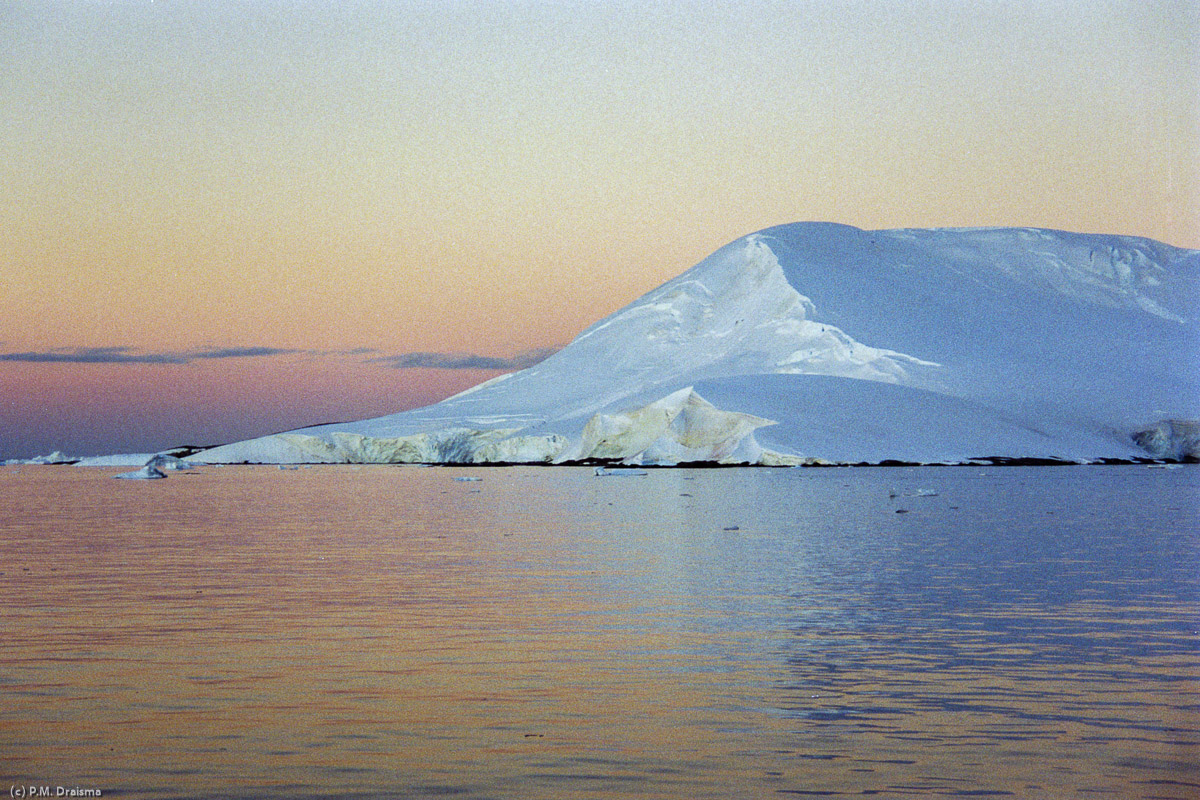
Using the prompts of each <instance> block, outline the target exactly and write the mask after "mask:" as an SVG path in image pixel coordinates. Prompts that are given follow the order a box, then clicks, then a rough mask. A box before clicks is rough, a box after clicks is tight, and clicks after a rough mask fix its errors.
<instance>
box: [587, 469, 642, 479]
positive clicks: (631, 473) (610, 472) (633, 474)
mask: <svg viewBox="0 0 1200 800" xmlns="http://www.w3.org/2000/svg"><path fill="white" fill-rule="evenodd" d="M649 474H650V473H648V472H646V470H644V469H633V468H632V467H596V471H595V475H596V477H599V478H640V477H643V476H645V475H649Z"/></svg>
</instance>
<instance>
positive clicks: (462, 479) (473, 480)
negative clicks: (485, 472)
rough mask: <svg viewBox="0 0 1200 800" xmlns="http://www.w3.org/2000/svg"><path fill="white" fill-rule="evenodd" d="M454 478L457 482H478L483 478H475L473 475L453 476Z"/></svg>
mask: <svg viewBox="0 0 1200 800" xmlns="http://www.w3.org/2000/svg"><path fill="white" fill-rule="evenodd" d="M454 480H455V481H457V482H458V483H478V482H479V481H481V480H483V478H476V477H473V476H468V477H465V478H455V479H454Z"/></svg>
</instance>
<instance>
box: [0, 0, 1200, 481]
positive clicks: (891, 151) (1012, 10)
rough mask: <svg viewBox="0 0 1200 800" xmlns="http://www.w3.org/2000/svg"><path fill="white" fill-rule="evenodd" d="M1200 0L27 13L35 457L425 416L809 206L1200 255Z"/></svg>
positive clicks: (3, 97)
mask: <svg viewBox="0 0 1200 800" xmlns="http://www.w3.org/2000/svg"><path fill="white" fill-rule="evenodd" d="M1198 53H1200V4H1197V3H1194V2H1169V1H1164V2H1155V1H1154V0H1135V1H1132V2H1109V1H1106V0H1099V1H1096V2H1093V1H1089V2H1047V0H1008V1H1007V2H1003V1H997V0H963V2H949V1H948V0H928V1H927V2H890V3H889V2H818V1H816V0H794V1H793V2H768V1H767V0H742V1H740V2H739V1H738V0H733V1H730V0H722V1H721V2H654V3H643V2H611V1H608V2H552V1H551V0H543V1H542V2H526V1H524V0H492V1H491V2H471V3H468V2H449V1H447V0H438V1H436V2H410V1H407V0H396V1H395V2H382V1H377V2H366V1H362V2H358V1H355V0H348V1H345V2H333V0H328V1H327V2H317V1H316V0H308V1H306V0H296V1H295V2H284V1H283V0H275V1H273V2H269V1H267V0H258V1H256V2H235V1H234V0H186V1H185V0H158V1H157V2H153V1H152V0H114V1H113V2H101V1H100V0H77V1H76V2H42V1H39V0H21V2H0V458H6V457H8V458H12V457H22V456H29V455H34V454H37V453H44V452H48V451H50V450H53V449H61V450H65V451H67V452H69V453H72V454H75V455H88V454H94V453H102V452H119V451H129V450H134V451H141V450H157V449H161V448H165V447H169V446H173V445H177V444H216V443H220V442H222V441H228V440H231V439H236V438H244V437H247V436H252V435H258V434H264V433H270V432H273V431H276V430H282V429H286V428H291V427H297V426H300V425H304V424H310V423H317V422H326V421H333V420H338V419H355V418H361V417H365V416H373V415H378V414H383V413H389V412H393V411H399V410H403V409H405V408H410V407H413V406H416V405H423V404H426V403H429V402H432V401H435V400H437V399H440V398H441V397H443V396H445V395H447V394H449V393H452V392H454V391H458V390H460V389H463V388H466V387H467V386H469V385H471V384H474V383H477V382H478V381H480V380H483V379H485V378H488V377H491V376H493V375H495V374H498V373H499V372H502V371H508V370H511V369H514V368H517V367H520V366H522V365H525V364H528V363H531V362H533V361H535V360H536V359H537V358H538V357H539V355H542V354H544V353H545V352H546V351H547V350H548V349H552V348H556V347H560V346H562V345H564V344H566V343H567V342H568V341H570V339H571V338H572V337H573V336H574V335H575V334H577V333H578V332H579V331H580V330H582V329H583V328H584V327H586V326H587V325H588V324H590V323H591V322H593V321H595V320H596V319H598V318H600V317H602V316H604V315H605V314H607V313H609V312H611V311H613V310H615V309H617V308H619V307H621V306H623V305H625V304H626V303H628V302H629V301H631V300H633V299H634V298H635V297H637V296H638V295H640V294H642V293H643V292H645V291H648V290H649V289H652V288H654V287H655V286H657V285H658V284H660V283H662V282H663V281H665V280H667V279H669V278H671V277H673V276H674V275H676V274H678V273H679V272H682V271H683V270H684V269H686V268H688V267H690V266H691V265H693V264H694V263H696V262H697V261H699V260H700V259H702V258H703V257H704V256H706V255H707V254H709V253H710V252H712V251H713V250H715V249H716V248H718V247H720V246H721V245H723V244H725V243H727V242H729V241H731V240H733V239H736V238H737V237H739V236H742V235H744V234H747V233H750V232H753V231H755V230H758V229H761V228H764V227H767V226H770V225H775V224H779V223H784V222H795V221H800V220H830V221H836V222H843V223H848V224H851V225H857V226H860V227H863V228H893V227H910V226H921V227H926V226H928V227H939V226H968V225H1030V226H1039V227H1051V228H1060V229H1066V230H1075V231H1086V232H1106V233H1123V234H1133V235H1140V236H1149V237H1151V238H1155V239H1159V240H1161V241H1165V242H1168V243H1170V244H1174V245H1178V246H1185V247H1198V248H1200V166H1198V165H1200V100H1198V91H1200V90H1198V87H1200V56H1198V55H1197V54H1198Z"/></svg>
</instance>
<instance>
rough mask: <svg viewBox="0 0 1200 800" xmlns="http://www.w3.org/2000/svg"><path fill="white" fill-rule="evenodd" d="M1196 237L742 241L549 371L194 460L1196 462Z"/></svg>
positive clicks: (1052, 234) (808, 227)
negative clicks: (1182, 240)
mask: <svg viewBox="0 0 1200 800" xmlns="http://www.w3.org/2000/svg"><path fill="white" fill-rule="evenodd" d="M1198 320H1200V251H1197V250H1183V249H1179V248H1175V247H1171V246H1168V245H1165V244H1161V243H1159V242H1155V241H1152V240H1149V239H1142V238H1134V237H1127V236H1108V235H1091V234H1075V233H1065V232H1060V231H1052V230H1040V229H1027V228H973V229H935V230H887V231H864V230H859V229H858V228H853V227H849V226H845V225H836V224H829V223H797V224H792V225H783V226H780V227H775V228H770V229H767V230H764V231H761V232H759V233H755V234H752V235H750V236H747V237H745V238H742V239H739V240H737V241H735V242H733V243H731V244H729V245H727V246H725V247H723V248H721V249H720V250H718V251H717V252H715V253H713V254H712V255H711V256H709V257H708V258H706V259H705V260H704V261H702V262H700V263H699V264H697V265H696V266H695V267H693V268H691V269H689V270H688V271H687V272H685V273H683V274H682V275H680V276H679V277H678V278H676V279H674V280H672V281H669V282H668V283H666V284H664V285H663V286H660V287H659V288H658V289H655V290H654V291H652V292H650V293H648V294H646V295H645V296H643V297H641V298H640V299H638V300H637V301H635V302H634V303H632V304H630V305H628V306H626V307H625V308H623V309H621V310H620V311H617V312H616V313H615V314H612V315H611V316H609V317H607V318H605V319H602V320H600V321H599V322H597V323H595V324H594V325H592V326H591V327H590V328H588V329H587V330H585V331H584V332H583V333H581V334H580V335H579V336H578V337H577V338H576V339H575V340H574V341H573V342H572V343H571V344H570V345H569V346H567V347H566V348H564V349H563V350H561V351H559V352H558V353H556V354H555V355H553V356H550V357H549V358H547V359H546V360H544V361H542V362H541V363H539V364H537V365H535V366H533V367H530V368H529V369H525V370H522V371H520V372H515V373H511V374H508V375H503V376H501V377H499V378H496V379H493V380H491V381H487V382H485V383H483V384H480V385H479V386H476V387H474V388H472V389H469V390H468V391H466V392H463V393H461V394H458V395H455V396H454V397H451V398H448V399H446V400H444V401H442V402H440V403H437V404H435V405H432V406H428V407H425V408H420V409H416V410H412V411H406V412H403V413H399V414H393V415H390V416H385V417H379V418H376V419H368V420H363V421H360V422H352V423H341V424H335V425H323V426H317V427H312V428H304V429H300V430H295V431H290V432H286V433H278V434H274V435H271V436H264V437H261V438H257V439H251V440H248V441H243V442H236V443H233V444H227V445H223V446H221V447H215V448H212V449H209V450H205V451H202V452H200V453H197V454H194V455H192V456H189V457H188V460H189V461H193V462H202V463H345V462H351V463H403V462H422V463H581V462H582V463H607V462H613V463H616V462H619V463H623V464H632V465H653V464H667V465H669V464H681V463H696V462H707V463H721V464H729V463H736V464H761V465H788V464H805V463H880V462H886V461H899V462H911V463H964V462H970V461H972V460H980V459H991V460H994V461H995V460H1001V461H1002V460H1024V459H1049V460H1063V461H1076V462H1082V461H1096V460H1105V459H1120V460H1130V459H1138V458H1147V457H1151V458H1164V459H1178V460H1195V459H1196V458H1197V456H1198V455H1200V443H1198V442H1200V435H1198V429H1200V426H1198V424H1197V422H1196V420H1200V377H1198V376H1200V328H1198V326H1197V323H1198Z"/></svg>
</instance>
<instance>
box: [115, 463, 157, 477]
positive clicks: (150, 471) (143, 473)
mask: <svg viewBox="0 0 1200 800" xmlns="http://www.w3.org/2000/svg"><path fill="white" fill-rule="evenodd" d="M113 477H114V478H122V479H124V480H129V481H152V480H156V479H158V478H165V477H167V473H165V472H163V471H162V470H160V469H158V468H157V467H152V466H150V465H149V464H147V465H146V466H144V467H142V468H141V469H139V470H135V471H133V472H122V473H121V474H120V475H114V476H113Z"/></svg>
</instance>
